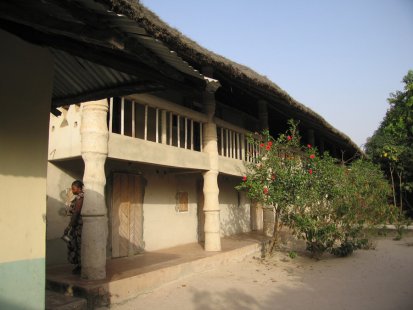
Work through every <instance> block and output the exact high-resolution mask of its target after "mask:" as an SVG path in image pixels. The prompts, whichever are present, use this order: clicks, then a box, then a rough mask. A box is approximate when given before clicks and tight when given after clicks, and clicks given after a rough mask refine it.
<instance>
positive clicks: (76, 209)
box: [69, 197, 83, 227]
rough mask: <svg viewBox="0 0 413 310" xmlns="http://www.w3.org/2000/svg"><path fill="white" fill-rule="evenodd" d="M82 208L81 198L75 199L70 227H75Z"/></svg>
mask: <svg viewBox="0 0 413 310" xmlns="http://www.w3.org/2000/svg"><path fill="white" fill-rule="evenodd" d="M82 206H83V197H79V198H77V199H76V204H75V207H74V208H73V214H72V217H71V218H70V224H69V225H70V226H72V227H73V226H76V224H77V220H78V218H79V216H80V212H81V211H82Z"/></svg>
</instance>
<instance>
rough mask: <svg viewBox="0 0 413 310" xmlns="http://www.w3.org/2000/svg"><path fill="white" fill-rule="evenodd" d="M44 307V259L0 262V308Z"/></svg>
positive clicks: (10, 309) (25, 308)
mask: <svg viewBox="0 0 413 310" xmlns="http://www.w3.org/2000/svg"><path fill="white" fill-rule="evenodd" d="M44 307H45V259H44V258H40V259H33V260H24V261H16V262H9V263H0V309H7V310H20V309H24V310H29V309H30V310H31V309H33V310H41V309H44Z"/></svg>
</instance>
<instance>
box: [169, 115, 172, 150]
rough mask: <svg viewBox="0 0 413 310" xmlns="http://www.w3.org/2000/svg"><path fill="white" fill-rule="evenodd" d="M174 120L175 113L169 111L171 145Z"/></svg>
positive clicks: (170, 142)
mask: <svg viewBox="0 0 413 310" xmlns="http://www.w3.org/2000/svg"><path fill="white" fill-rule="evenodd" d="M172 122H173V115H172V112H169V145H172Z"/></svg>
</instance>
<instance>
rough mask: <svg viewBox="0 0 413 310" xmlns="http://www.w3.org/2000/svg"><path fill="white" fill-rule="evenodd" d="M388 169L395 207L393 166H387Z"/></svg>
mask: <svg viewBox="0 0 413 310" xmlns="http://www.w3.org/2000/svg"><path fill="white" fill-rule="evenodd" d="M389 170H390V178H391V185H392V189H393V202H394V206H395V207H397V202H396V189H395V188H394V177H393V170H394V168H392V167H391V166H389Z"/></svg>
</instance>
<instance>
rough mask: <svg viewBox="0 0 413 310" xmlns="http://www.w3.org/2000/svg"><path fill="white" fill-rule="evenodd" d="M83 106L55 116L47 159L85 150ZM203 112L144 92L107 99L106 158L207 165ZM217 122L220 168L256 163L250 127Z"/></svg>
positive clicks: (238, 169) (230, 170) (229, 170)
mask: <svg viewBox="0 0 413 310" xmlns="http://www.w3.org/2000/svg"><path fill="white" fill-rule="evenodd" d="M80 113H81V109H80V108H79V107H77V106H71V107H70V108H69V110H67V111H66V110H65V111H63V115H62V116H60V117H58V118H56V117H54V116H52V119H51V126H50V127H51V130H50V142H49V160H62V159H65V158H73V157H78V156H80V155H81V153H80V130H79V129H80V121H81V117H80ZM206 121H207V119H206V116H205V115H204V114H203V113H199V112H196V111H194V110H191V109H188V108H185V107H182V106H179V105H176V104H172V103H170V102H169V101H166V100H164V99H160V98H158V97H155V96H152V95H147V94H140V95H132V96H128V97H122V98H119V97H117V98H110V99H109V113H108V129H109V142H108V147H109V149H108V157H109V158H113V159H120V160H125V161H135V162H144V163H149V164H156V165H162V166H169V167H177V168H187V169H197V170H208V169H209V168H210V167H209V158H208V155H207V154H206V153H203V152H202V142H203V141H202V124H203V123H205V122H206ZM215 122H216V124H217V142H218V153H219V171H220V172H221V173H226V174H230V175H241V174H242V173H243V172H244V171H245V166H244V163H245V162H254V161H255V158H256V156H257V155H258V154H259V149H258V148H256V147H255V146H254V145H253V144H250V143H249V142H248V139H247V136H248V134H249V132H248V131H246V130H244V129H242V128H239V127H236V126H233V125H232V124H230V123H227V122H225V121H223V120H220V119H217V118H216V119H215Z"/></svg>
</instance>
